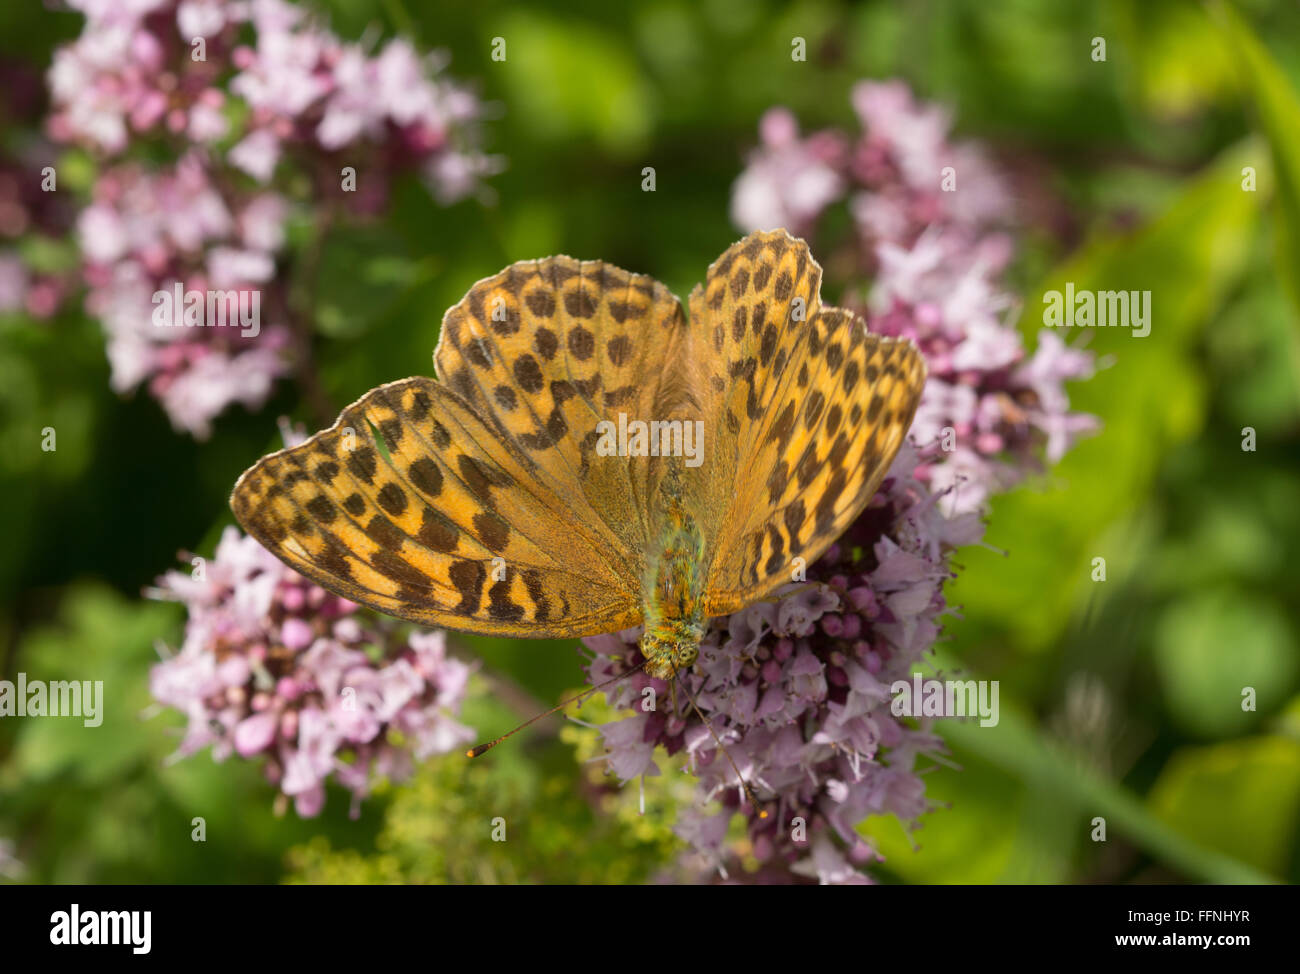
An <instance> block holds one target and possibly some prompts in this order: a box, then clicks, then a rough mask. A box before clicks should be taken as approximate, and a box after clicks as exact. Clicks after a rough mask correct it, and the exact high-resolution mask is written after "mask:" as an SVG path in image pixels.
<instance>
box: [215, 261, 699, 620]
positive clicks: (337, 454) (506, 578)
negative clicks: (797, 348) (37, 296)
mask: <svg viewBox="0 0 1300 974" xmlns="http://www.w3.org/2000/svg"><path fill="white" fill-rule="evenodd" d="M683 333H684V322H683V319H682V314H681V308H680V305H679V304H678V302H677V300H676V299H675V298H673V297H672V295H671V294H669V293H668V292H667V291H666V290H665V289H664V288H663V287H662V286H660V285H657V284H655V283H654V282H651V281H650V280H649V279H648V278H641V277H637V276H635V275H630V274H627V273H626V272H624V271H620V270H618V269H617V268H611V267H609V266H608V265H605V264H600V263H581V264H580V263H579V262H577V261H573V260H571V259H569V258H552V259H550V260H548V261H541V262H527V263H523V264H516V265H513V266H512V267H509V268H507V269H506V270H505V271H503V272H502V273H501V274H498V275H495V276H494V277H491V278H487V279H486V280H484V281H480V282H479V283H478V284H476V285H475V286H474V287H473V288H472V289H471V290H470V292H469V294H468V295H466V297H465V299H464V300H463V301H461V302H460V303H459V304H458V305H456V306H455V307H454V308H452V309H451V310H450V311H448V313H447V315H446V316H445V317H444V320H443V331H442V336H441V338H440V341H439V346H438V350H437V351H436V353H435V362H436V366H437V370H438V374H439V376H440V379H441V380H442V381H435V380H432V379H427V378H413V379H406V380H403V381H401V382H395V383H391V384H389V385H386V386H381V387H380V388H378V389H375V390H373V391H371V392H370V393H367V394H366V395H365V396H363V397H362V398H361V399H360V400H359V401H358V402H357V403H355V404H354V405H352V406H350V407H349V408H348V409H347V410H345V411H344V413H343V414H342V415H341V416H340V418H339V420H338V422H337V423H336V424H335V425H334V426H333V427H332V428H330V429H329V430H326V431H324V432H322V433H318V434H317V435H316V436H314V437H312V438H311V439H309V440H308V441H307V442H305V443H303V444H301V445H300V446H297V447H294V448H291V449H288V450H282V451H280V452H279V453H275V454H272V455H271V456H268V457H265V458H263V459H262V460H261V461H259V462H258V463H257V464H256V465H255V466H254V467H253V468H252V469H250V470H249V471H248V472H247V473H245V474H244V476H243V477H241V478H240V480H239V482H238V483H237V484H236V486H235V490H234V493H233V494H232V497H231V507H232V508H233V510H234V512H235V516H236V518H237V519H238V520H239V522H240V523H241V524H242V525H243V526H244V527H245V529H246V530H248V532H249V533H250V534H252V535H253V536H254V537H256V538H257V539H258V540H259V541H260V542H261V543H262V544H263V545H265V546H266V547H267V548H268V549H270V550H271V551H272V552H274V553H275V554H276V555H277V556H278V557H280V558H281V559H282V560H283V561H285V562H286V563H287V564H289V565H291V566H292V567H293V568H295V569H296V570H298V571H299V572H301V573H302V574H303V575H305V576H307V577H308V578H311V579H312V580H313V581H315V582H317V583H318V584H320V585H322V586H323V587H325V588H327V589H330V590H331V591H334V592H337V593H339V594H340V595H343V596H345V597H347V598H349V599H352V600H353V601H356V602H359V603H362V604H364V605H368V606H370V607H372V608H375V609H377V610H379V611H381V612H386V613H388V614H390V615H395V616H399V617H401V618H405V619H410V620H412V621H415V622H419V623H422V624H425V625H437V626H445V627H448V628H452V629H460V630H465V631H469V632H480V633H497V634H506V635H515V636H537V637H542V636H581V635H591V634H595V633H601V632H611V631H614V630H617V629H622V628H627V627H629V626H633V625H636V624H637V623H638V622H639V621H640V619H641V608H640V581H641V576H642V573H643V569H642V557H643V556H642V550H643V547H644V545H643V538H644V536H645V532H646V530H647V529H646V523H645V514H644V507H643V505H641V506H639V498H640V497H641V496H642V494H643V492H644V490H645V489H646V488H645V486H644V484H643V483H642V478H643V477H644V476H645V471H644V469H638V468H637V467H636V466H635V465H632V464H629V463H627V462H626V460H623V459H622V458H603V459H605V460H606V461H609V460H613V461H615V462H600V463H592V462H591V461H592V459H593V456H594V453H593V447H594V443H595V442H596V439H597V437H596V436H594V435H593V431H594V429H595V427H596V425H597V423H598V422H599V420H600V419H602V418H604V416H605V415H606V413H607V412H608V411H609V410H611V409H617V408H618V407H619V406H620V405H623V404H628V405H629V406H630V407H631V408H635V405H634V404H635V402H636V401H637V400H638V399H639V398H640V397H643V396H649V395H653V389H654V377H655V376H657V375H659V374H660V373H661V372H663V371H664V369H663V366H662V363H661V362H660V361H659V357H660V356H661V355H667V354H670V353H671V352H672V350H673V349H674V348H675V347H679V345H677V344H675V343H679V342H680V341H681V340H682V338H681V336H682V334H683ZM642 377H648V378H642ZM638 379H640V380H641V381H638Z"/></svg>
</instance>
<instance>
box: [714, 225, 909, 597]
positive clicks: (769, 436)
mask: <svg viewBox="0 0 1300 974" xmlns="http://www.w3.org/2000/svg"><path fill="white" fill-rule="evenodd" d="M820 282H821V268H820V267H819V266H818V265H817V263H816V261H814V260H813V259H812V257H811V255H810V254H809V252H808V248H807V245H806V244H805V243H804V242H803V241H801V240H795V239H794V238H792V237H790V236H789V235H788V234H786V233H785V232H784V231H774V232H770V233H761V232H760V233H754V234H750V236H748V237H746V238H745V239H744V240H742V241H740V242H739V243H738V244H735V245H734V246H733V247H731V248H730V249H729V250H728V251H727V252H726V253H725V254H723V256H722V257H721V258H720V259H719V260H718V261H717V262H715V263H714V265H713V266H712V267H711V268H710V269H709V275H708V278H707V279H706V280H705V283H704V286H703V287H702V288H698V289H697V290H696V292H695V294H693V295H692V302H691V316H692V320H693V321H696V322H701V323H702V325H703V326H702V327H697V328H693V329H692V338H693V340H694V342H695V346H694V347H696V348H697V349H701V350H702V349H703V348H704V345H705V343H706V341H707V342H708V343H711V348H712V352H713V354H714V356H715V358H716V359H717V361H716V368H717V369H719V370H725V376H726V381H725V382H724V383H723V384H722V385H721V387H719V384H718V383H716V382H714V383H711V388H712V389H713V390H714V391H715V392H716V395H713V396H712V397H711V398H709V399H708V400H707V401H706V403H705V406H704V412H705V415H706V417H707V418H706V425H707V426H708V427H709V428H711V429H717V430H725V431H727V432H728V434H729V439H726V440H724V441H723V442H722V443H721V444H719V445H718V446H717V448H716V449H715V453H714V469H712V470H709V471H707V477H706V479H705V481H704V490H705V491H706V492H707V496H706V497H705V498H704V499H702V501H701V506H704V507H713V508H715V509H716V508H721V513H720V514H716V515H714V516H715V518H716V533H715V534H714V535H713V537H712V538H711V545H710V547H711V551H712V560H711V563H710V566H709V569H708V575H707V579H708V581H707V583H706V592H707V596H706V603H707V611H708V613H709V614H710V615H724V614H727V613H729V612H733V611H735V610H736V609H738V608H740V607H741V606H743V605H746V604H748V603H749V602H751V601H753V600H754V599H756V598H759V597H761V596H762V595H764V594H766V593H767V592H769V591H770V590H771V589H772V588H774V587H775V586H777V585H779V584H780V583H781V582H782V581H790V580H791V577H792V574H793V572H792V569H793V568H794V567H795V565H796V562H795V559H796V558H800V559H802V560H803V564H805V565H806V564H808V563H810V562H812V561H813V560H815V559H816V558H817V557H819V556H820V555H821V554H822V552H823V551H825V549H826V548H827V547H829V545H830V544H831V543H832V542H833V541H834V540H835V538H836V537H838V536H839V535H840V534H841V533H842V532H843V530H844V529H845V528H846V527H847V526H848V524H849V523H850V522H851V521H852V520H853V519H854V518H855V517H856V516H857V515H858V514H859V513H860V512H861V511H862V509H863V507H865V506H866V504H867V503H868V502H869V501H870V500H871V497H872V495H873V494H874V493H875V491H876V489H877V487H878V486H879V485H880V481H881V480H882V479H883V477H884V475H885V472H886V471H887V469H888V467H889V464H890V463H891V462H892V461H893V459H894V456H895V454H896V453H897V452H898V447H899V446H900V445H901V443H902V441H903V437H904V436H905V435H906V433H907V429H908V427H909V426H910V425H911V421H912V417H913V415H914V413H915V411H916V406H917V403H918V402H919V400H920V394H921V389H922V387H923V386H924V382H925V365H924V362H923V360H922V358H921V356H920V353H919V352H918V351H917V350H916V348H915V346H913V345H912V344H911V343H910V342H907V341H898V340H891V339H885V338H880V337H879V336H875V335H870V334H868V332H867V330H866V326H865V324H864V323H863V322H862V320H861V319H860V318H857V317H856V316H854V315H853V314H851V313H850V312H847V311H844V310H841V309H838V308H826V307H823V306H822V305H821V299H820V295H819V293H818V289H819V286H820ZM698 354H705V353H704V352H703V351H700V352H699V353H698ZM733 457H734V459H733Z"/></svg>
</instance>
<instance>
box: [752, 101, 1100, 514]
mask: <svg viewBox="0 0 1300 974" xmlns="http://www.w3.org/2000/svg"><path fill="white" fill-rule="evenodd" d="M852 102H853V107H854V109H855V111H856V114H857V116H858V119H859V120H860V122H861V123H862V128H863V130H862V132H861V133H859V134H857V135H852V136H851V135H849V134H847V133H842V132H839V131H836V130H826V131H822V132H817V133H814V134H812V135H809V136H806V137H805V136H801V135H800V133H799V127H798V123H797V122H796V121H795V119H794V117H793V116H792V115H791V114H790V113H789V112H788V111H786V110H785V109H780V108H775V109H772V110H771V111H769V112H768V113H767V114H766V115H765V116H764V118H763V120H762V122H761V124H760V137H761V141H762V144H761V146H760V147H759V149H758V150H757V151H756V152H755V153H754V155H753V157H752V158H751V159H750V162H749V165H748V166H747V167H746V169H745V171H744V172H743V173H742V174H741V175H740V177H739V179H738V180H737V181H736V186H735V190H734V193H733V197H732V215H733V217H734V219H735V220H736V222H737V223H738V224H739V225H740V226H741V227H742V228H743V229H745V230H756V229H766V228H771V227H777V226H786V227H788V228H790V229H791V231H792V232H796V233H800V234H802V235H805V236H809V237H811V238H813V239H816V235H817V228H818V221H819V219H820V218H821V216H822V215H823V214H824V213H825V212H826V211H827V210H828V209H830V208H831V207H832V206H836V205H839V204H844V205H845V206H846V207H847V209H848V212H849V215H850V218H851V220H852V224H853V228H854V231H853V236H852V238H851V239H850V240H849V241H848V242H847V243H845V244H842V245H841V246H840V247H838V248H833V249H829V252H828V248H822V247H818V246H814V248H813V250H814V252H815V253H818V254H819V256H820V257H821V261H822V263H823V265H824V266H825V267H826V269H827V275H828V280H829V281H830V282H832V283H833V284H838V285H839V286H840V287H841V288H842V289H843V295H842V299H841V303H842V304H845V305H847V306H849V307H853V308H855V310H858V311H859V312H861V313H862V315H863V316H864V317H865V319H866V321H867V325H868V328H869V329H870V330H871V331H873V332H877V333H880V334H885V335H895V336H897V335H905V336H907V337H908V338H911V339H912V340H913V341H914V342H916V343H917V345H918V346H919V347H920V348H921V350H922V351H923V352H924V353H925V356H926V361H927V364H928V365H929V369H930V379H929V382H928V384H927V386H926V390H925V395H924V397H923V398H922V402H921V407H920V409H919V410H918V413H917V418H916V422H915V424H914V425H913V427H912V438H913V440H914V441H915V442H916V443H917V444H918V445H919V446H920V447H921V448H922V449H923V451H924V453H925V456H924V461H925V462H923V463H922V465H921V466H920V467H919V468H918V477H919V479H921V480H922V481H924V482H928V483H930V484H931V485H932V486H933V487H934V488H935V489H936V490H938V491H940V492H946V497H945V501H944V503H945V505H946V506H947V507H948V508H949V509H951V510H954V511H973V510H981V509H983V508H984V507H985V504H986V501H987V499H988V497H989V496H990V494H992V493H995V492H997V491H999V490H1005V489H1007V488H1008V487H1010V486H1012V485H1014V484H1015V483H1017V482H1019V481H1020V480H1022V479H1024V477H1025V476H1026V475H1028V474H1030V473H1032V472H1034V471H1036V470H1039V469H1041V461H1040V455H1045V456H1046V459H1047V460H1048V461H1049V462H1056V461H1057V460H1059V459H1060V458H1061V456H1063V455H1064V453H1065V452H1066V450H1068V449H1069V446H1070V445H1071V443H1073V442H1074V440H1075V439H1076V438H1077V437H1078V436H1079V435H1081V434H1083V433H1086V432H1089V431H1091V430H1093V429H1094V428H1095V426H1096V424H1095V421H1094V420H1093V419H1092V417H1089V416H1084V415H1080V414H1078V413H1071V412H1070V411H1069V397H1068V396H1067V395H1066V393H1065V389H1064V383H1065V382H1066V381H1067V380H1073V379H1086V378H1088V377H1090V376H1091V375H1092V373H1093V369H1094V363H1093V358H1092V356H1091V355H1090V354H1088V353H1085V352H1082V351H1079V350H1076V349H1070V348H1067V347H1065V345H1064V343H1063V342H1062V341H1061V340H1060V339H1059V338H1058V337H1057V335H1056V334H1054V333H1052V332H1047V331H1044V332H1043V333H1041V335H1040V337H1039V342H1038V348H1037V350H1036V351H1035V353H1034V354H1033V355H1032V356H1028V357H1027V356H1026V353H1025V348H1024V344H1023V342H1022V340H1021V337H1020V334H1019V332H1018V331H1017V330H1016V329H1015V327H1014V325H1013V324H1012V323H1011V322H1010V320H1009V316H1011V315H1013V314H1014V313H1015V311H1016V307H1017V301H1016V299H1015V298H1014V297H1013V296H1012V295H1011V294H1010V293H1008V292H1007V290H1006V288H1005V286H1004V285H1003V284H1002V282H1001V277H1002V274H1003V271H1004V270H1005V268H1006V266H1007V264H1008V263H1009V261H1010V259H1011V257H1012V255H1013V242H1012V239H1011V237H1010V236H1009V234H1008V233H1007V232H1006V229H1005V228H1006V226H1007V225H1008V224H1009V223H1010V219H1009V211H1010V210H1011V207H1012V195H1011V193H1010V191H1009V190H1008V188H1007V187H1006V186H1005V185H1004V183H1003V180H1002V178H1001V177H1000V176H999V174H998V173H997V171H996V170H995V169H994V168H993V167H992V166H991V165H990V163H989V162H988V160H987V159H986V158H985V155H984V153H983V151H982V150H981V149H980V148H979V147H978V146H975V145H972V144H969V143H953V142H951V141H950V140H949V129H950V125H951V120H950V118H949V116H948V114H947V113H946V112H945V111H944V110H943V109H942V108H940V107H938V106H933V105H921V104H917V102H916V101H915V100H914V99H913V97H912V94H911V92H910V91H909V90H908V88H907V86H906V85H905V84H903V83H902V82H899V81H893V82H883V83H879V82H870V81H864V82H861V83H859V84H858V85H856V86H855V87H854V89H853V94H852ZM950 487H952V488H955V489H954V490H952V491H951V492H948V488H950Z"/></svg>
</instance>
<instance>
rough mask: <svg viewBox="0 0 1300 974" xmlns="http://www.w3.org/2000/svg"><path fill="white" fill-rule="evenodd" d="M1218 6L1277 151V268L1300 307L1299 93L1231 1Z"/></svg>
mask: <svg viewBox="0 0 1300 974" xmlns="http://www.w3.org/2000/svg"><path fill="white" fill-rule="evenodd" d="M1214 10H1215V11H1216V13H1217V14H1218V17H1219V20H1220V24H1221V26H1222V27H1223V29H1224V32H1225V33H1226V35H1227V38H1228V43H1229V44H1230V45H1231V46H1232V48H1233V51H1234V53H1235V55H1236V60H1237V61H1238V63H1240V65H1241V69H1242V73H1243V75H1244V77H1245V85H1246V90H1247V92H1248V93H1249V95H1250V97H1251V99H1252V100H1253V102H1254V106H1255V112H1256V115H1257V116H1258V120H1259V127H1260V130H1261V131H1262V132H1263V134H1264V137H1265V138H1266V139H1267V140H1268V145H1269V149H1270V150H1271V152H1272V155H1273V162H1274V170H1275V171H1274V174H1273V175H1274V178H1275V180H1276V197H1275V203H1276V212H1275V216H1276V221H1275V224H1274V235H1275V244H1276V248H1277V261H1278V272H1279V277H1280V278H1281V279H1282V281H1283V282H1284V283H1285V285H1286V287H1287V289H1288V292H1289V293H1290V295H1291V299H1292V301H1293V302H1294V303H1295V305H1296V308H1297V310H1300V97H1297V94H1296V90H1295V88H1294V87H1293V86H1292V85H1291V82H1290V81H1289V80H1288V78H1287V76H1286V75H1285V74H1284V73H1283V72H1282V69H1281V68H1280V67H1279V66H1278V64H1277V62H1276V61H1274V60H1273V56H1272V55H1271V54H1270V53H1269V51H1268V48H1267V47H1265V46H1264V44H1263V43H1262V42H1261V41H1260V40H1259V38H1258V37H1256V36H1255V33H1254V31H1252V30H1251V28H1250V26H1249V25H1248V24H1247V23H1246V22H1245V21H1244V20H1243V19H1242V18H1241V16H1240V15H1239V14H1238V13H1237V12H1236V11H1235V10H1234V9H1233V8H1232V7H1231V6H1230V5H1228V4H1226V3H1216V4H1215V5H1214Z"/></svg>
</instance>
